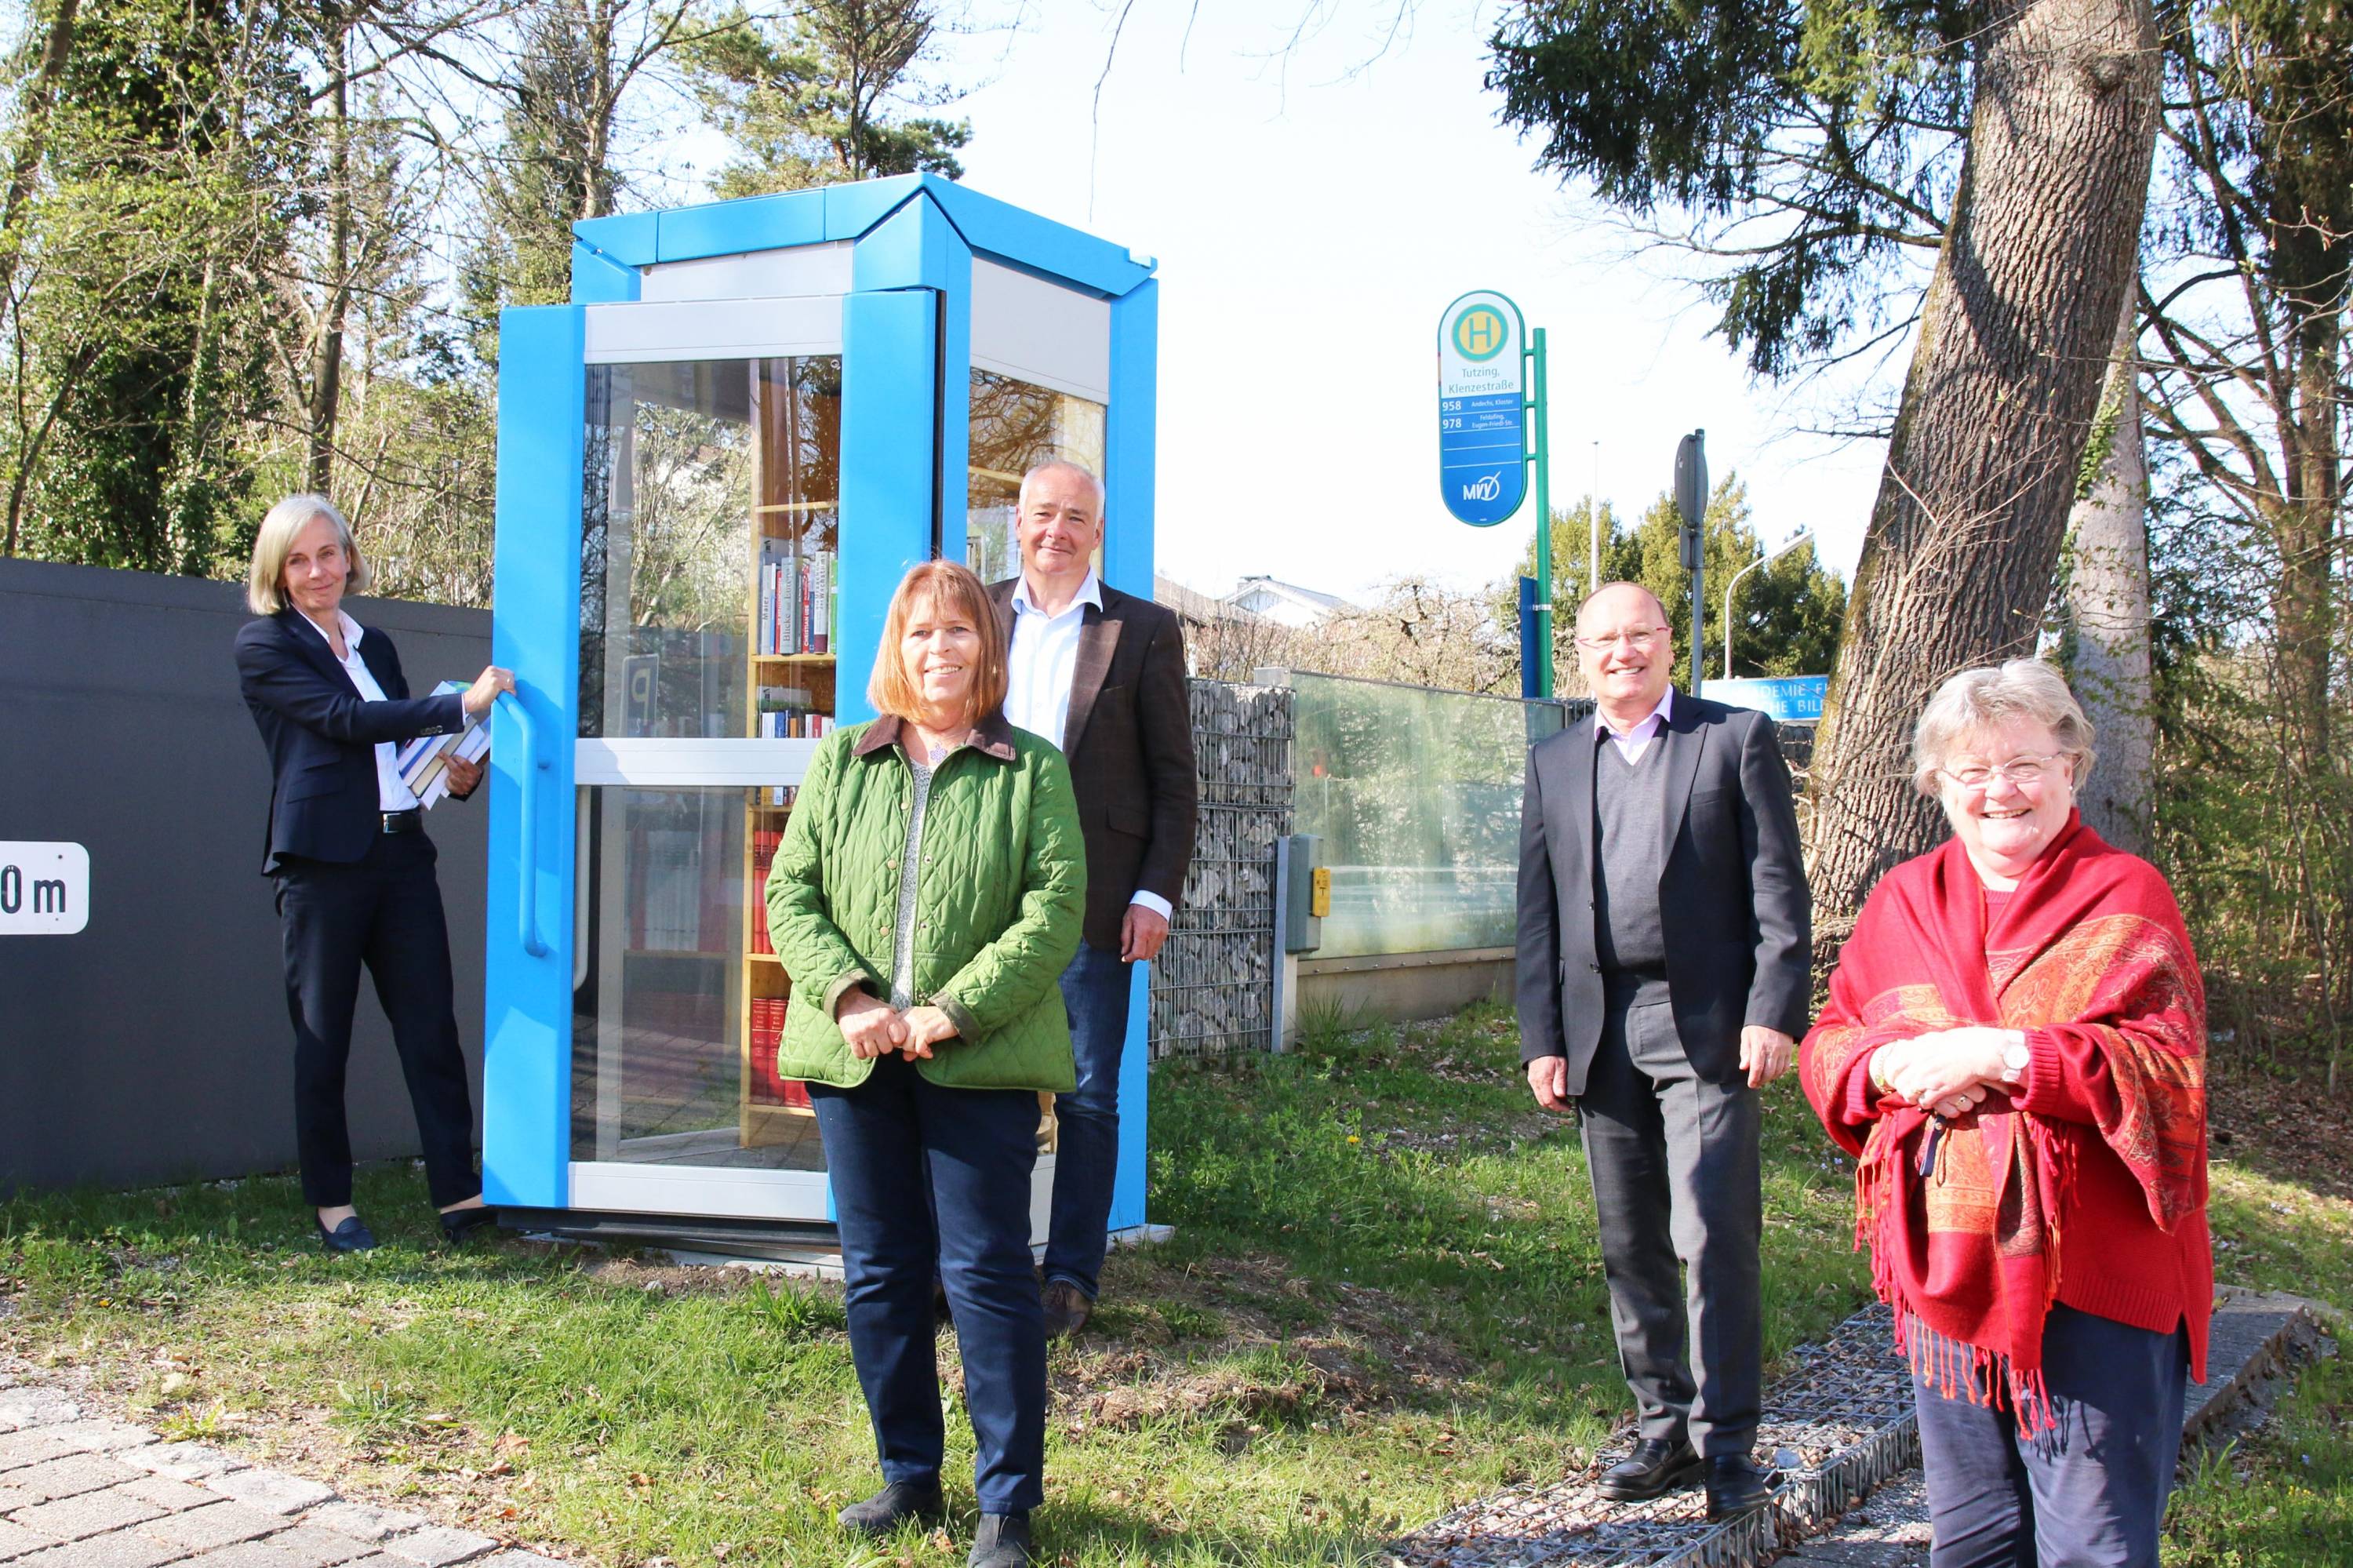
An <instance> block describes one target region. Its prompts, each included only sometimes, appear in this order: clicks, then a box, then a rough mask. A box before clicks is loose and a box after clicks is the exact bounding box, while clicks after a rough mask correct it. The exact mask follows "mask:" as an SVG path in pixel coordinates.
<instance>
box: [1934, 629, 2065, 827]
mask: <svg viewBox="0 0 2353 1568" xmlns="http://www.w3.org/2000/svg"><path fill="white" fill-rule="evenodd" d="M2020 719H2024V720H2027V721H2029V722H2031V723H2034V724H2039V725H2041V726H2042V727H2043V728H2045V729H2047V730H2049V731H2050V732H2051V736H2052V739H2053V740H2055V741H2057V742H2058V743H2059V752H2060V755H2061V756H2063V757H2065V758H2069V759H2070V760H2071V761H2072V762H2073V764H2074V779H2075V784H2076V786H2077V788H2079V789H2080V788H2081V787H2082V786H2083V782H2084V777H2085V776H2086V775H2087V774H2089V773H2090V772H2091V771H2092V764H2093V762H2094V760H2096V759H2097V758H2098V756H2099V753H2098V752H2096V751H2095V750H2094V749H2093V747H2092V721H2091V720H2090V719H2088V718H2085V717H2084V707H2083V705H2082V704H2080V703H2078V702H2077V701H2076V700H2075V694H2074V693H2073V692H2071V691H2069V690H2068V689H2067V683H2066V682H2065V681H2064V680H2063V679H2061V677H2060V674H2059V672H2058V671H2056V670H2054V669H2052V667H2051V666H2050V665H2048V664H2046V663H2044V662H2042V660H2040V659H2012V660H2010V662H2007V663H2003V664H1985V665H1980V666H1979V667H1978V668H1977V669H1974V670H1964V671H1962V672H1961V673H1959V674H1957V675H1955V676H1953V677H1952V678H1951V679H1950V680H1948V681H1947V682H1946V683H1944V684H1943V685H1941V686H1939V687H1937V688H1936V695H1935V696H1933V697H1930V698H1929V699H1928V705H1927V706H1926V707H1925V708H1923V709H1921V710H1920V722H1919V723H1918V724H1917V725H1915V726H1913V729H1912V783H1913V787H1914V788H1915V789H1918V790H1919V791H1920V793H1922V794H1923V795H1926V796H1929V797H1931V798H1932V799H1933V798H1934V797H1935V795H1936V771H1937V769H1939V768H1942V767H1943V766H1944V765H1945V761H1946V759H1947V758H1949V757H1951V756H1952V754H1953V748H1954V747H1956V746H1957V745H1959V744H1960V743H1961V741H1962V740H1964V739H1965V738H1967V737H1968V736H1972V735H1983V734H1985V733H1986V732H1988V731H1989V730H1995V729H1999V728H2000V727H2001V726H2004V725H2006V724H2010V723H2012V722H2014V721H2016V720H2020Z"/></svg>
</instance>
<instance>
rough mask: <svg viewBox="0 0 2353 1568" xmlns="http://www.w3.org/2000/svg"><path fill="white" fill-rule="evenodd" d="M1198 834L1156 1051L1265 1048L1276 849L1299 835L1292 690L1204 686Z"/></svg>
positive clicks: (1160, 1003) (1165, 974) (1196, 717)
mask: <svg viewBox="0 0 2353 1568" xmlns="http://www.w3.org/2000/svg"><path fill="white" fill-rule="evenodd" d="M1191 684H1192V700H1193V754H1194V759H1195V763H1196V766H1197V767H1198V768H1199V769H1200V779H1201V821H1200V832H1199V835H1198V838H1197V839H1196V841H1195V842H1194V846H1193V868H1192V870H1191V872H1189V873H1188V874H1187V876H1186V878H1185V898H1184V902H1183V903H1182V904H1181V905H1180V906H1178V908H1177V911H1176V923H1175V924H1174V925H1173V926H1171V927H1170V928H1169V932H1168V941H1167V944H1166V946H1165V947H1163V948H1161V949H1160V958H1159V959H1158V961H1156V962H1155V964H1154V965H1153V966H1152V1017H1151V1022H1150V1024H1149V1033H1148V1038H1149V1040H1150V1042H1151V1049H1152V1058H1153V1060H1154V1061H1158V1060H1159V1059H1160V1058H1162V1057H1164V1056H1171V1055H1176V1056H1196V1055H1210V1054H1221V1053H1224V1052H1228V1051H1263V1050H1266V1049H1268V1048H1269V1047H1270V1045H1271V1044H1272V1041H1273V1031H1274V965H1275V950H1274V949H1275V908H1274V852H1275V843H1276V841H1278V840H1279V839H1281V838H1282V837H1283V835H1285V834H1286V833H1288V832H1291V737H1292V694H1291V690H1290V688H1289V687H1287V686H1241V685H1234V684H1231V683H1227V682H1224V681H1195V682H1193V683H1191Z"/></svg>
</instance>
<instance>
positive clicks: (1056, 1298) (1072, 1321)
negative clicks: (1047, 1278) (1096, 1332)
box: [1045, 1279, 1095, 1340]
mask: <svg viewBox="0 0 2353 1568" xmlns="http://www.w3.org/2000/svg"><path fill="white" fill-rule="evenodd" d="M1045 1300H1046V1337H1047V1338H1048V1339H1050V1340H1067V1339H1069V1338H1070V1337H1071V1335H1072V1334H1075V1333H1077V1332H1078V1331H1079V1330H1081V1329H1083V1328H1085V1327H1086V1326H1087V1319H1089V1318H1091V1317H1092V1316H1093V1315H1094V1310H1095V1304H1094V1302H1093V1300H1092V1298H1089V1296H1088V1295H1087V1293H1086V1292H1085V1291H1083V1290H1082V1289H1080V1288H1079V1287H1077V1286H1075V1285H1073V1284H1071V1282H1070V1281H1069V1280H1067V1279H1057V1280H1054V1281H1052V1282H1050V1284H1048V1286H1047V1287H1046V1298H1045Z"/></svg>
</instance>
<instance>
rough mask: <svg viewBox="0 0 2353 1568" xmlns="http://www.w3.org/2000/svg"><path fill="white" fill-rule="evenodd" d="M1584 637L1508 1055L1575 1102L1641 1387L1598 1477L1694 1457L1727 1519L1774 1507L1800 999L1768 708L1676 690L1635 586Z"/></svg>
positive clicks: (1640, 1481) (1594, 613)
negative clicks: (1772, 1214)
mask: <svg viewBox="0 0 2353 1568" xmlns="http://www.w3.org/2000/svg"><path fill="white" fill-rule="evenodd" d="M1673 663H1674V646H1673V641H1672V635H1671V633H1670V631H1669V630H1668V626H1667V617H1666V612H1665V611H1664V609H1662V607H1661V605H1660V603H1659V601H1658V599H1657V598H1656V597H1654V596H1653V595H1652V594H1651V591H1650V590H1649V589H1648V588H1643V587H1641V585H1640V584H1636V583H1609V584H1606V585H1604V586H1603V587H1602V588H1600V589H1599V591H1598V592H1596V593H1595V594H1594V595H1593V596H1592V597H1591V598H1590V599H1587V600H1586V602H1585V604H1584V606H1583V608H1582V609H1579V610H1578V612H1577V665H1578V668H1579V669H1581V670H1582V671H1583V672H1584V673H1585V678H1586V681H1587V683H1588V685H1589V686H1590V687H1591V689H1592V691H1593V694H1594V699H1595V704H1596V711H1595V713H1594V715H1593V716H1592V718H1590V719H1587V718H1583V717H1579V718H1578V719H1577V720H1576V721H1575V722H1574V723H1572V724H1570V725H1569V726H1568V727H1567V729H1565V730H1563V731H1562V732H1561V733H1560V734H1559V735H1556V736H1553V737H1552V738H1550V739H1548V740H1546V741H1544V742H1543V743H1542V744H1540V745H1538V746H1537V747H1535V748H1534V749H1533V750H1532V751H1530V752H1529V754H1528V772H1527V792H1526V796H1525V801H1524V804H1523V805H1522V808H1521V817H1520V892H1519V953H1518V963H1517V975H1516V990H1517V993H1518V1001H1519V1016H1520V1042H1521V1044H1520V1056H1521V1060H1522V1061H1523V1062H1524V1063H1525V1065H1526V1069H1527V1075H1528V1086H1529V1087H1530V1088H1531V1089H1532V1090H1533V1091H1534V1092H1535V1097H1536V1103H1537V1104H1539V1105H1541V1106H1543V1107H1545V1108H1546V1110H1552V1111H1566V1110H1567V1109H1568V1108H1569V1107H1571V1106H1574V1107H1577V1111H1578V1113H1579V1120H1580V1121H1581V1123H1582V1125H1583V1128H1584V1136H1585V1153H1586V1163H1587V1165H1588V1169H1589V1171H1590V1172H1591V1175H1592V1181H1593V1200H1594V1207H1595V1210H1596V1213H1597V1217H1598V1219H1599V1226H1600V1232H1601V1255H1602V1263H1603V1266H1604V1270H1605V1272H1606V1274H1607V1276H1608V1278H1609V1314H1610V1319H1611V1323H1612V1325H1613V1327H1614V1328H1615V1330H1616V1331H1617V1338H1618V1353H1619V1357H1620V1361H1621V1362H1622V1364H1623V1365H1624V1368H1625V1372H1626V1380H1627V1382H1628V1383H1630V1385H1631V1386H1632V1388H1633V1391H1634V1399H1635V1404H1636V1414H1637V1428H1636V1436H1637V1441H1636V1443H1635V1446H1634V1450H1633V1453H1632V1454H1631V1455H1630V1457H1628V1458H1627V1459H1626V1460H1625V1461H1624V1462H1623V1463H1621V1464H1619V1465H1618V1466H1616V1467H1613V1468H1611V1469H1610V1470H1609V1471H1608V1472H1606V1473H1605V1474H1604V1475H1603V1477H1602V1479H1601V1489H1602V1491H1603V1492H1604V1493H1605V1494H1606V1495H1608V1496H1610V1497H1615V1498H1619V1499H1625V1500H1633V1499H1643V1498H1652V1497H1657V1496H1658V1495H1660V1494H1661V1493H1662V1492H1665V1491H1668V1490H1671V1489H1673V1488H1675V1487H1678V1486H1681V1485H1683V1484H1685V1483H1687V1482H1688V1481H1690V1480H1691V1479H1692V1478H1694V1476H1696V1475H1700V1474H1701V1473H1702V1472H1703V1471H1704V1476H1705V1481H1706V1486H1707V1504H1708V1516H1709V1517H1710V1518H1711V1519H1715V1518H1722V1517H1725V1516H1726V1515H1729V1514H1733V1513H1737V1512H1739V1511H1741V1510H1745V1509H1748V1508H1753V1507H1756V1506H1757V1505H1758V1504H1760V1503H1762V1502H1764V1501H1765V1500H1766V1498H1767V1489H1766V1478H1765V1477H1764V1476H1763V1475H1762V1474H1761V1473H1759V1472H1758V1470H1757V1467H1755V1465H1754V1464H1753V1463H1752V1462H1751V1460H1750V1458H1749V1449H1750V1448H1751V1446H1753V1445H1754V1443H1755V1441H1756V1436H1757V1417H1758V1414H1759V1408H1758V1407H1759V1405H1760V1404H1761V1401H1762V1392H1761V1388H1760V1382H1761V1369H1760V1362H1761V1361H1762V1357H1763V1345H1762V1340H1761V1334H1760V1329H1759V1304H1758V1295H1759V1287H1760V1280H1759V1274H1758V1266H1757V1241H1758V1232H1759V1230H1760V1229H1761V1226H1762V1213H1761V1211H1762V1202H1761V1198H1760V1194H1759V1190H1758V1181H1759V1176H1758V1169H1757V1166H1758V1159H1757V1092H1756V1091H1757V1089H1758V1088H1760V1087H1762V1086H1765V1085H1766V1084H1768V1083H1770V1082H1772V1081H1773V1080H1774V1079H1775V1078H1778V1077H1779V1076H1780V1075H1782V1074H1783V1073H1784V1072H1786V1071H1788V1066H1789V1060H1790V1057H1791V1055H1792V1054H1794V1052H1795V1050H1796V1041H1797V1036H1799V1034H1801V1033H1804V1032H1805V1027H1806V1012H1807V1005H1808V1002H1809V1001H1810V995H1811V991H1810V985H1811V979H1810V964H1811V957H1812V947H1811V923H1812V910H1811V904H1810V898H1809V895H1808V893H1807V889H1806V878H1805V867H1804V864H1803V863H1802V861H1801V860H1800V858H1799V845H1798V821H1797V813H1796V811H1795V810H1794V809H1793V806H1792V803H1791V799H1790V791H1789V770H1788V767H1787V766H1786V765H1785V764H1784V763H1783V762H1782V760H1781V752H1780V747H1779V746H1778V743H1777V742H1776V741H1775V739H1774V736H1773V726H1772V722H1771V721H1770V720H1769V719H1767V718H1766V717H1765V715H1762V714H1758V713H1752V712H1749V711H1747V710H1745V709H1740V708H1729V707H1725V705H1723V704H1721V703H1712V702H1708V701H1706V700H1704V699H1703V698H1698V697H1693V696H1689V695H1687V694H1684V693H1682V692H1678V691H1675V690H1673V689H1672V686H1671V684H1670V679H1671V672H1672V666H1673ZM1678 1260H1680V1261H1681V1263H1682V1264H1683V1266H1684V1267H1685V1268H1687V1269H1688V1270H1689V1271H1690V1280H1689V1287H1688V1294H1686V1290H1685V1287H1684V1285H1683V1282H1682V1281H1680V1280H1679V1279H1678V1278H1677V1277H1676V1264H1677V1262H1678ZM1686 1318H1688V1320H1689V1329H1690V1342H1691V1344H1692V1346H1693V1347H1694V1354H1692V1355H1691V1356H1690V1357H1689V1358H1688V1359H1686V1357H1685V1354H1684V1343H1685V1334H1684V1330H1685V1320H1686Z"/></svg>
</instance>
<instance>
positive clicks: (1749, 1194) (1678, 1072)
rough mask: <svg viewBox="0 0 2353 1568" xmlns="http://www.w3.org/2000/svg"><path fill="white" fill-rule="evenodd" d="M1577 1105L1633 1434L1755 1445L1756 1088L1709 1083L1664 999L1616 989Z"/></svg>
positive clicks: (1712, 1451) (1759, 1357)
mask: <svg viewBox="0 0 2353 1568" xmlns="http://www.w3.org/2000/svg"><path fill="white" fill-rule="evenodd" d="M1577 1117H1578V1120H1579V1122H1580V1123H1581V1124H1582V1128H1583V1131H1584V1135H1585V1159H1586V1165H1587V1168H1588V1170H1589V1171H1591V1172H1592V1177H1593V1206H1594V1212H1595V1217H1596V1219H1597V1220H1598V1221H1599V1227H1600V1232H1601V1262H1602V1269H1603V1272H1604V1274H1605V1275H1606V1276H1607V1277H1608V1278H1609V1317H1610V1323H1611V1327H1612V1328H1613V1329H1614V1330H1616V1332H1617V1337H1618V1356H1619V1360H1620V1362H1621V1363H1622V1364H1623V1365H1624V1367H1625V1370H1626V1382H1627V1383H1628V1385H1629V1386H1630V1387H1631V1388H1632V1390H1633V1391H1634V1403H1635V1408H1636V1417H1637V1429H1638V1430H1639V1431H1640V1432H1641V1435H1642V1436H1644V1437H1656V1438H1664V1439H1670V1440H1672V1439H1673V1438H1676V1437H1683V1436H1688V1437H1689V1438H1690V1439H1691V1442H1692V1446H1694V1447H1695V1448H1697V1449H1698V1450H1699V1451H1700V1452H1701V1453H1702V1454H1704V1455H1706V1456H1708V1457H1711V1458H1713V1457H1715V1456H1716V1455H1719V1454H1746V1452H1748V1449H1749V1446H1750V1445H1751V1444H1753V1443H1754V1442H1755V1441H1756V1437H1757V1420H1758V1417H1759V1416H1760V1414H1762V1406H1763V1403H1764V1398H1763V1372H1762V1366H1763V1359H1764V1335H1763V1327H1762V1317H1761V1301H1760V1297H1761V1294H1762V1288H1763V1281H1762V1278H1761V1277H1760V1269H1759V1266H1758V1258H1757V1249H1758V1245H1759V1243H1760V1241H1761V1239H1762V1232H1763V1196H1762V1189H1761V1180H1762V1173H1761V1171H1760V1169H1759V1155H1758V1152H1757V1133H1758V1120H1759V1118H1758V1109H1757V1091H1756V1090H1754V1089H1752V1088H1750V1087H1749V1086H1748V1080H1747V1078H1746V1075H1743V1076H1742V1077H1740V1078H1739V1079H1738V1080H1737V1081H1736V1082H1735V1083H1731V1084H1711V1083H1709V1082H1707V1081H1706V1080H1705V1079H1704V1078H1702V1077H1701V1076H1700V1075H1699V1074H1698V1073H1697V1071H1695V1070H1694V1068H1693V1066H1692V1065H1691V1058H1690V1056H1689V1054H1687V1053H1686V1052H1685V1050H1684V1048H1683V1037H1682V1035H1681V1034H1680V1033H1678V1032H1677V1030H1676V1028H1675V1018H1674V1012H1673V1011H1672V1009H1671V1008H1669V1007H1667V1006H1666V1005H1665V1004H1663V1003H1658V1004H1649V1005H1645V1004H1642V1003H1640V1002H1638V1001H1635V1000H1634V999H1633V998H1631V997H1628V996H1621V995H1618V994H1612V995H1611V997H1610V999H1609V1013H1608V1015H1607V1017H1606V1019H1605V1021H1604V1022H1603V1024H1602V1029H1601V1046H1600V1049H1599V1051H1598V1052H1596V1053H1595V1054H1594V1058H1593V1065H1592V1067H1591V1069H1590V1070H1589V1072H1588V1075H1587V1077H1586V1080H1585V1093H1584V1094H1583V1095H1582V1096H1580V1097H1578V1099H1577ZM1678 1265H1680V1266H1681V1267H1680V1269H1678Z"/></svg>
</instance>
